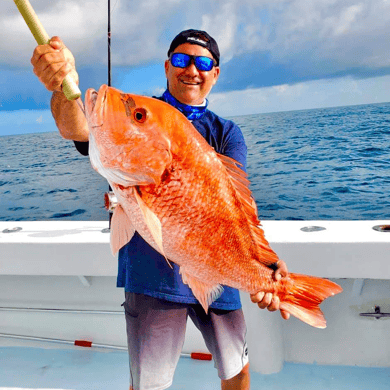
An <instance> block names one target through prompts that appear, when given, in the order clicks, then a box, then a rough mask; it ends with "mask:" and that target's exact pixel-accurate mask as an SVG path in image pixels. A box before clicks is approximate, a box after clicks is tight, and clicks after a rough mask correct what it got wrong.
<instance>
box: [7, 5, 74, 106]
mask: <svg viewBox="0 0 390 390" xmlns="http://www.w3.org/2000/svg"><path fill="white" fill-rule="evenodd" d="M14 3H15V4H16V7H17V8H18V10H19V12H20V14H21V15H22V16H23V19H24V21H25V22H26V24H27V26H28V28H29V29H30V31H31V33H32V35H33V36H34V38H35V40H36V42H37V43H38V45H45V44H48V43H49V42H50V37H49V35H48V34H47V32H46V30H45V29H44V27H43V25H42V23H41V22H40V20H39V18H38V16H37V14H36V13H35V11H34V9H33V7H32V6H31V4H30V2H29V0H14ZM62 91H63V93H64V95H65V96H66V98H67V99H68V100H75V99H77V98H79V97H80V96H81V91H80V89H79V87H78V86H77V84H76V83H75V82H74V81H73V80H72V78H71V77H69V76H66V77H65V79H64V81H63V82H62Z"/></svg>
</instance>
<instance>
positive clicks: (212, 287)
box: [180, 268, 223, 313]
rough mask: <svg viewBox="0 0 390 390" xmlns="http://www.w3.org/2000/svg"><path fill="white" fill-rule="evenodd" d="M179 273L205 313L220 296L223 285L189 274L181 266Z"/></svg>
mask: <svg viewBox="0 0 390 390" xmlns="http://www.w3.org/2000/svg"><path fill="white" fill-rule="evenodd" d="M180 274H181V277H182V279H183V283H185V284H188V286H189V287H190V288H191V290H192V292H193V293H194V295H195V298H196V299H197V300H198V301H199V302H200V304H201V305H202V307H203V309H204V311H205V312H206V313H207V311H208V308H209V306H210V305H211V304H212V303H213V302H214V301H215V300H216V299H218V298H219V297H220V296H221V294H222V292H223V287H222V286H221V285H220V284H210V283H206V282H204V281H202V280H200V279H198V278H196V277H194V276H191V275H189V274H188V273H186V272H185V271H183V270H182V269H181V268H180Z"/></svg>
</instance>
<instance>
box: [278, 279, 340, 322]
mask: <svg viewBox="0 0 390 390" xmlns="http://www.w3.org/2000/svg"><path fill="white" fill-rule="evenodd" d="M287 280H288V282H287V286H286V287H287V288H286V290H287V291H286V292H284V293H279V298H280V309H282V310H285V311H287V312H289V313H290V314H291V315H293V316H294V317H297V318H298V319H300V320H301V321H303V322H305V323H307V324H309V325H311V326H314V327H315V328H326V320H325V317H324V314H323V313H322V311H321V309H320V308H319V305H320V304H321V302H322V301H323V300H325V299H326V298H328V297H330V296H333V295H336V294H338V293H340V292H341V291H343V290H342V288H341V287H340V286H339V285H337V284H336V283H333V282H331V281H330V280H328V279H322V278H317V277H315V276H307V275H300V274H289V276H288V279H287Z"/></svg>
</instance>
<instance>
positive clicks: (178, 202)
mask: <svg viewBox="0 0 390 390" xmlns="http://www.w3.org/2000/svg"><path fill="white" fill-rule="evenodd" d="M86 113H87V119H88V124H89V128H90V156H91V163H92V165H93V167H94V168H95V169H96V170H97V171H98V172H99V173H100V174H101V175H103V176H104V177H106V179H107V180H108V182H109V183H110V185H111V187H112V188H113V190H114V192H115V194H116V196H117V198H118V201H119V206H118V207H117V208H116V210H115V212H114V216H113V219H112V224H111V226H112V231H111V245H112V248H113V251H114V252H116V251H118V250H119V249H120V248H121V247H122V246H124V245H125V244H126V243H127V242H128V241H129V240H130V239H131V237H132V235H133V234H134V231H138V233H139V234H140V235H141V236H142V237H143V238H144V239H145V240H146V241H147V242H148V243H149V244H150V245H151V246H152V247H153V248H155V249H156V250H157V251H159V252H160V253H161V254H162V255H163V256H165V258H166V259H167V262H168V263H169V262H170V261H172V262H174V263H176V264H178V265H179V266H180V272H181V274H182V277H183V281H184V282H185V283H187V284H188V285H189V286H190V288H191V289H192V291H193V293H194V295H195V296H196V298H197V299H198V300H199V301H200V303H201V304H202V306H203V307H204V309H205V310H206V311H207V309H208V306H209V305H210V304H211V302H212V301H213V300H215V299H216V298H217V297H218V296H219V294H220V293H221V286H220V285H221V284H223V285H228V286H231V287H234V288H238V289H240V290H242V291H246V292H248V293H251V294H254V293H257V292H258V291H264V292H272V293H273V294H275V295H278V296H279V298H280V300H281V308H283V309H284V310H286V311H288V312H290V313H291V314H292V315H294V316H296V317H297V318H299V319H301V320H302V321H304V322H306V323H308V324H310V325H312V326H316V327H321V328H323V327H325V324H326V322H325V319H324V317H323V314H322V312H321V310H320V309H319V308H318V304H319V303H321V302H322V301H323V300H324V299H326V298H327V297H329V296H332V295H334V294H337V293H339V292H340V291H341V288H340V287H339V286H337V285H336V284H335V283H333V282H331V281H329V280H326V279H321V278H316V277H312V276H306V275H298V274H292V273H290V274H289V275H288V276H287V277H286V278H283V279H282V280H281V281H277V282H276V281H275V280H274V278H273V272H274V271H273V267H272V266H273V265H274V264H275V262H277V261H278V257H277V255H276V253H275V252H274V251H273V250H272V249H271V248H270V246H269V244H268V242H267V240H266V239H265V237H264V232H263V230H262V229H261V228H260V227H259V224H260V222H259V220H258V218H257V210H256V205H255V202H254V200H253V198H252V196H251V192H250V190H249V181H248V180H247V178H246V174H245V173H244V172H243V171H242V170H240V169H239V168H238V167H237V164H238V163H236V162H235V161H234V160H233V159H230V158H228V157H225V156H221V155H218V154H217V153H216V152H215V151H214V149H213V148H212V147H211V146H210V145H208V144H207V142H206V141H205V140H204V139H203V137H202V136H201V135H200V134H199V133H198V132H197V130H196V129H195V128H194V127H193V126H192V124H191V123H190V122H189V121H188V120H187V119H186V118H185V117H184V116H183V115H182V114H181V113H180V112H179V111H177V110H176V109H175V108H173V107H171V106H169V105H168V104H166V103H164V102H161V101H159V100H157V99H152V98H146V97H141V96H136V95H131V94H124V93H122V92H121V91H119V90H117V89H115V88H111V87H107V86H102V87H101V88H100V90H99V92H98V93H97V92H96V91H94V90H88V91H87V94H86Z"/></svg>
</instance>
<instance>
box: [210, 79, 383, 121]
mask: <svg viewBox="0 0 390 390" xmlns="http://www.w3.org/2000/svg"><path fill="white" fill-rule="evenodd" d="M389 91H390V75H387V76H381V77H375V78H368V79H354V78H351V77H342V78H338V79H332V80H326V79H322V80H313V81H307V82H302V83H296V84H283V85H278V86H272V87H266V88H248V89H246V90H240V91H231V92H219V93H211V95H210V97H209V101H210V109H211V110H212V111H215V112H216V113H217V114H219V115H221V116H223V117H229V116H230V117H231V116H239V115H249V114H255V113H268V112H275V111H291V110H302V109H312V108H322V107H334V106H347V105H356V104H369V103H380V102H387V101H390V92H389Z"/></svg>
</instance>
